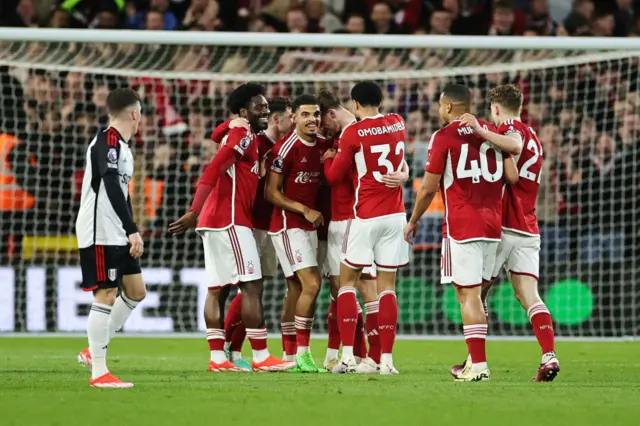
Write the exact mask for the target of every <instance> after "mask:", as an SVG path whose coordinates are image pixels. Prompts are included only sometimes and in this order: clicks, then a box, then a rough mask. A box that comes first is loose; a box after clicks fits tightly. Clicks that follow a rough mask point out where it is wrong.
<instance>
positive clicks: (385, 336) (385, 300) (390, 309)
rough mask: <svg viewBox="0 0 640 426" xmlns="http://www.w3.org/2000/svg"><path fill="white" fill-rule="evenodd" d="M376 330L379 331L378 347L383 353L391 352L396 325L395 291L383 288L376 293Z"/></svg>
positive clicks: (396, 304)
mask: <svg viewBox="0 0 640 426" xmlns="http://www.w3.org/2000/svg"><path fill="white" fill-rule="evenodd" d="M378 305H379V311H378V332H379V333H380V349H381V352H382V353H383V354H391V353H392V352H393V344H394V342H395V340H396V327H397V325H398V302H397V300H396V292H395V291H393V290H385V291H383V292H382V293H380V294H379V295H378Z"/></svg>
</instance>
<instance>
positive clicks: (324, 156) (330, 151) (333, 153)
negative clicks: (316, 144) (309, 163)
mask: <svg viewBox="0 0 640 426" xmlns="http://www.w3.org/2000/svg"><path fill="white" fill-rule="evenodd" d="M335 157H336V151H334V150H333V149H332V148H330V149H328V150H326V151H325V152H324V154H322V162H324V161H325V160H326V159H327V158H335Z"/></svg>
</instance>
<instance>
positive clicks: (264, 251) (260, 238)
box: [253, 229, 278, 277]
mask: <svg viewBox="0 0 640 426" xmlns="http://www.w3.org/2000/svg"><path fill="white" fill-rule="evenodd" d="M253 237H254V238H255V239H256V244H257V245H258V253H260V267H261V268H262V276H263V277H275V276H277V275H278V258H277V257H276V249H275V248H274V247H273V242H272V241H271V237H270V236H269V233H268V232H267V231H265V230H263V229H254V230H253Z"/></svg>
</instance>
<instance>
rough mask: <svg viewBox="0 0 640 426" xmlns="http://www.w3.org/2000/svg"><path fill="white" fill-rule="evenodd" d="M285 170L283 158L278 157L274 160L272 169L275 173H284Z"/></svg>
mask: <svg viewBox="0 0 640 426" xmlns="http://www.w3.org/2000/svg"><path fill="white" fill-rule="evenodd" d="M283 168H284V160H283V159H282V157H276V158H275V159H274V160H273V164H272V165H271V169H272V170H273V171H276V172H279V173H282V169H283Z"/></svg>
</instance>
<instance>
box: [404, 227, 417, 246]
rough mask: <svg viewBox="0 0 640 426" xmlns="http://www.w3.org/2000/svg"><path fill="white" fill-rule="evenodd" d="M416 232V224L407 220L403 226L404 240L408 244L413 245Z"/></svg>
mask: <svg viewBox="0 0 640 426" xmlns="http://www.w3.org/2000/svg"><path fill="white" fill-rule="evenodd" d="M417 232H418V224H417V223H413V222H409V223H407V226H405V227H404V240H405V241H406V242H408V243H409V244H411V245H413V244H414V243H415V241H416V234H417Z"/></svg>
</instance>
